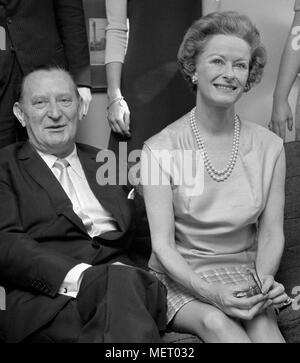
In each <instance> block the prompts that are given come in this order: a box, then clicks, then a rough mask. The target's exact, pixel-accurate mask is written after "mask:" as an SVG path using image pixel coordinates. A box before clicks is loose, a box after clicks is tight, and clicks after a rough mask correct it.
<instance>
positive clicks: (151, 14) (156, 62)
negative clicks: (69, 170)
mask: <svg viewBox="0 0 300 363" xmlns="http://www.w3.org/2000/svg"><path fill="white" fill-rule="evenodd" d="M218 3H219V2H218V1H216V0H204V1H201V0H189V1H182V0H164V1H160V0H106V12H107V18H108V27H107V46H106V71H107V83H108V88H107V95H108V121H109V124H110V127H111V129H112V133H111V137H110V141H109V148H110V149H112V150H114V151H115V152H118V149H119V142H120V141H127V147H128V151H131V150H135V149H141V148H142V145H143V142H144V141H145V140H146V139H147V138H149V137H150V136H152V135H154V134H155V133H157V132H158V131H160V130H161V129H163V128H164V127H165V126H167V125H168V124H170V123H171V122H172V121H173V120H175V119H177V118H178V117H180V116H181V115H182V114H184V113H186V112H187V111H188V110H189V109H190V108H191V107H192V106H193V104H194V103H195V97H194V95H193V93H192V92H191V90H190V89H189V87H188V85H187V84H186V83H185V82H184V80H183V79H182V77H181V75H180V71H179V68H178V65H177V61H176V54H177V50H178V47H179V44H180V42H181V39H182V37H183V35H184V33H185V31H186V30H187V28H188V27H189V25H190V24H191V22H192V21H193V20H195V19H197V18H199V17H200V16H201V14H202V11H203V10H205V11H211V10H216V9H217V6H218ZM127 18H128V20H129V29H128V24H127ZM128 30H129V33H130V35H129V37H128V41H127V35H128ZM127 45H128V46H127ZM126 47H127V50H126ZM125 53H126V55H125Z"/></svg>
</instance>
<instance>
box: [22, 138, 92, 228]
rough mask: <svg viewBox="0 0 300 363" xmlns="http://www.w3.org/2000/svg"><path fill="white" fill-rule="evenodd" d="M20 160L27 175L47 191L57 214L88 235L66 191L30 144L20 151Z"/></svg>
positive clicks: (26, 144)
mask: <svg viewBox="0 0 300 363" xmlns="http://www.w3.org/2000/svg"><path fill="white" fill-rule="evenodd" d="M19 159H20V160H22V161H23V166H24V169H25V170H26V171H27V173H28V174H30V175H31V177H32V178H33V179H34V180H35V181H36V182H37V183H38V184H39V185H40V186H41V187H42V188H43V189H44V190H45V191H46V193H47V194H48V196H49V198H50V199H51V201H52V203H53V206H54V209H55V211H56V213H57V214H58V215H60V214H63V215H64V216H65V217H67V218H68V219H69V220H70V221H71V222H72V223H73V224H75V225H76V226H77V227H79V228H80V229H81V230H82V231H83V232H84V233H87V232H86V229H85V227H84V225H83V223H82V220H81V219H80V218H79V217H78V216H77V214H76V213H74V211H73V206H72V203H71V201H70V199H69V198H68V196H67V195H66V193H65V191H64V190H63V188H62V187H61V185H60V184H59V182H58V181H57V179H56V178H55V176H54V175H53V173H52V172H51V170H49V168H48V166H47V165H46V163H45V162H44V160H43V159H42V158H41V157H40V156H39V154H38V153H37V152H36V151H35V150H34V148H33V147H32V146H31V145H30V144H29V142H27V143H25V144H24V146H23V148H22V149H21V150H20V153H19Z"/></svg>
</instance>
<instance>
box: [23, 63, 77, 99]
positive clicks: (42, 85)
mask: <svg viewBox="0 0 300 363" xmlns="http://www.w3.org/2000/svg"><path fill="white" fill-rule="evenodd" d="M51 91H58V92H59V91H61V92H70V93H73V92H74V94H75V95H77V92H76V85H75V83H74V81H73V80H72V78H71V77H70V75H69V74H68V73H67V72H64V71H63V70H49V71H48V70H37V71H34V72H32V73H30V74H28V75H27V76H26V77H25V78H24V81H23V85H22V89H21V100H24V98H26V97H32V96H33V95H38V94H39V93H43V92H51Z"/></svg>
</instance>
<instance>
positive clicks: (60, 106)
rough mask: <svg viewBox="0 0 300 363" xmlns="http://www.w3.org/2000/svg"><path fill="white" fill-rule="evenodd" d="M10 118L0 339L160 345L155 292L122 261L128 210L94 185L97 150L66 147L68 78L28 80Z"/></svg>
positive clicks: (161, 301) (73, 103) (74, 122)
mask: <svg viewBox="0 0 300 363" xmlns="http://www.w3.org/2000/svg"><path fill="white" fill-rule="evenodd" d="M14 113H15V115H16V117H17V118H18V120H19V121H20V123H21V124H22V126H23V127H26V129H27V132H28V136H29V140H28V141H27V142H21V143H17V144H15V145H10V146H7V147H6V148H3V149H2V150H1V151H0V285H1V286H4V287H5V289H6V294H7V301H6V311H1V312H0V338H2V340H4V341H8V342H19V341H25V342H155V341H159V339H160V335H159V330H160V329H163V328H164V324H165V296H164V289H163V287H162V286H161V285H160V283H159V282H158V281H157V280H156V279H155V278H154V277H153V276H152V275H150V274H149V273H148V272H146V271H144V270H142V269H140V268H136V267H133V266H132V264H131V262H130V260H129V258H127V256H126V254H125V251H126V248H128V246H129V243H130V241H131V239H132V236H133V232H134V228H133V218H132V213H133V205H132V202H133V201H132V200H131V199H128V197H127V195H126V193H125V192H124V190H123V189H122V188H121V187H119V186H110V185H107V186H100V185H98V184H97V182H96V171H97V168H98V167H99V165H98V164H97V163H96V160H95V158H96V153H97V151H98V150H96V149H95V148H92V147H90V146H87V145H79V144H75V137H76V132H77V127H78V122H79V121H80V119H81V118H82V102H81V101H80V97H79V95H78V94H77V91H76V86H75V83H74V82H73V80H72V78H71V76H70V75H69V74H68V73H67V72H66V71H64V70H61V69H57V68H48V69H40V70H36V71H34V72H32V73H30V74H29V75H27V76H26V77H25V79H24V81H23V84H22V90H21V97H20V100H19V102H16V103H15V105H14ZM129 265H130V266H129Z"/></svg>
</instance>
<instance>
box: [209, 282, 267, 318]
mask: <svg viewBox="0 0 300 363" xmlns="http://www.w3.org/2000/svg"><path fill="white" fill-rule="evenodd" d="M211 286H212V288H211V295H210V297H209V298H208V299H207V300H208V302H209V303H210V304H212V305H214V306H216V307H217V308H219V309H220V310H222V311H223V312H224V313H225V314H227V315H229V316H232V317H234V318H238V319H242V320H252V319H253V318H254V316H255V315H257V314H259V313H260V312H261V311H262V310H264V309H266V308H267V307H268V306H270V305H271V304H272V302H271V301H270V300H269V299H268V297H267V296H264V295H263V294H259V295H255V296H251V297H247V296H245V295H246V292H247V291H248V290H249V286H248V284H239V285H234V286H231V285H230V286H229V285H222V284H212V285H211ZM239 295H241V296H242V297H238V296H239ZM243 295H244V296H243Z"/></svg>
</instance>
